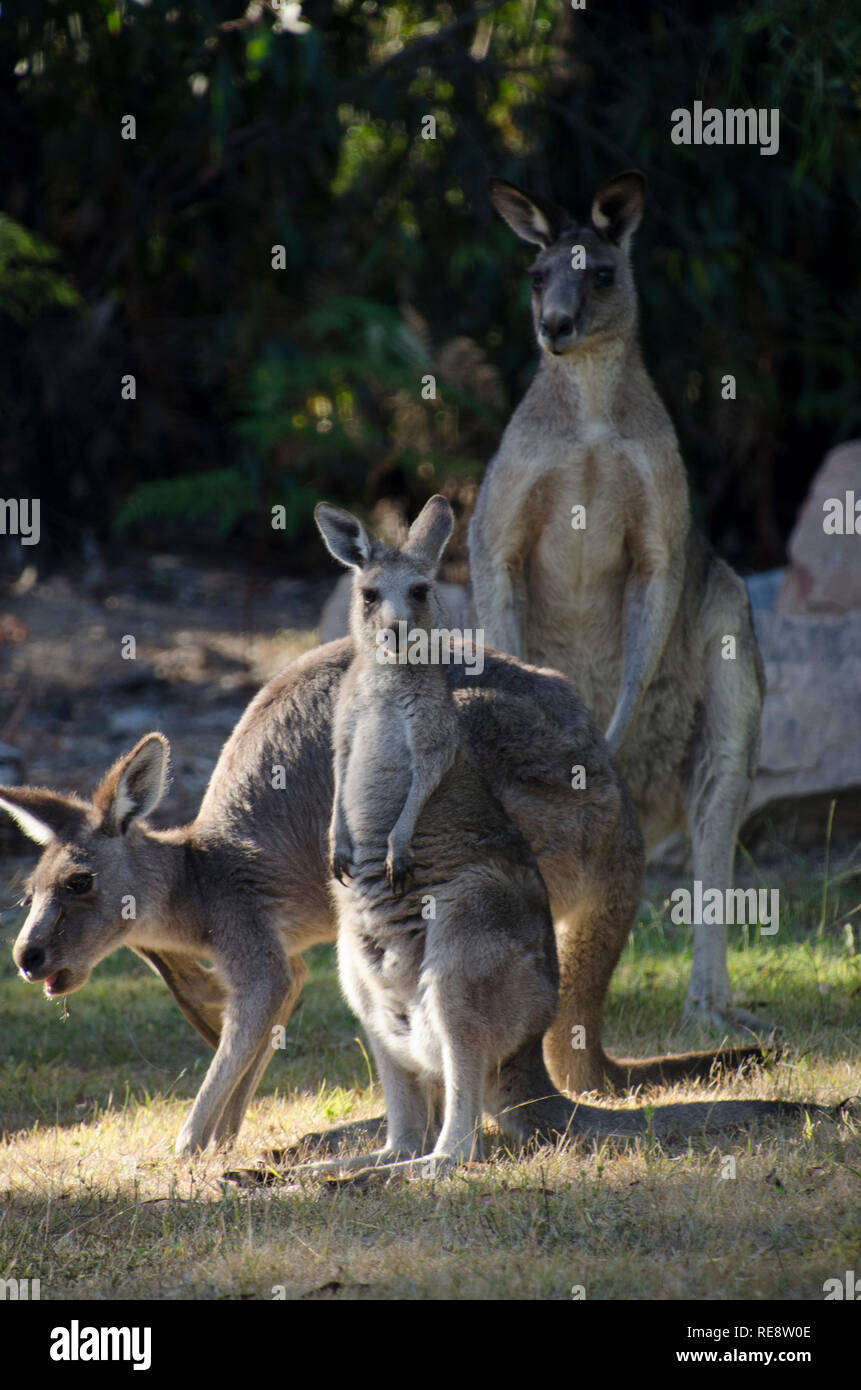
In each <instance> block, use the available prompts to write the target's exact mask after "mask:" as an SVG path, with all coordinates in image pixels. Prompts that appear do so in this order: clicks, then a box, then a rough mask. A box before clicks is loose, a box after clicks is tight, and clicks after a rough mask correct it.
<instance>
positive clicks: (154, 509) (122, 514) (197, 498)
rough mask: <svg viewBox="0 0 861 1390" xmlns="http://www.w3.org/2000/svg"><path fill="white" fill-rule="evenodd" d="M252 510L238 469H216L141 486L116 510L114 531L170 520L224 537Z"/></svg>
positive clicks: (252, 503) (244, 481)
mask: <svg viewBox="0 0 861 1390" xmlns="http://www.w3.org/2000/svg"><path fill="white" fill-rule="evenodd" d="M254 508H255V500H254V497H253V494H252V493H251V492H250V491H249V487H248V479H247V478H246V477H245V476H244V475H243V472H242V470H241V469H239V468H216V469H211V470H210V471H209V472H205V473H186V474H181V475H180V476H179V477H177V478H160V479H158V480H157V481H155V482H150V483H141V485H140V486H139V487H137V488H136V489H135V490H134V492H132V493H131V495H130V496H129V497H127V498H126V499H125V501H124V502H123V503H122V505H121V506H120V507H119V509H118V511H117V513H116V515H115V517H114V528H115V530H117V531H124V530H126V529H127V528H128V527H129V526H131V525H132V524H133V523H135V522H140V521H153V520H154V521H164V520H167V521H171V522H179V523H186V524H188V525H190V526H195V525H199V524H200V523H203V522H208V523H209V524H211V526H212V527H213V529H214V530H215V532H216V533H217V534H218V535H221V536H225V535H227V534H228V533H229V532H230V531H231V530H232V529H233V527H234V526H235V525H236V523H237V522H238V521H240V520H241V519H242V518H243V517H245V516H247V515H248V514H249V513H250V512H252V511H253V510H254Z"/></svg>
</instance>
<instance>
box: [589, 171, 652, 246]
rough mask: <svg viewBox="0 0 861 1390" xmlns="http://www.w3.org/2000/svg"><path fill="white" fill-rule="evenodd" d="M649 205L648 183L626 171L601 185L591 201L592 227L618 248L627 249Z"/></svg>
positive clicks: (640, 175)
mask: <svg viewBox="0 0 861 1390" xmlns="http://www.w3.org/2000/svg"><path fill="white" fill-rule="evenodd" d="M645 204H646V179H645V175H643V174H641V173H640V171H639V169H626V170H625V172H624V173H623V174H616V175H615V176H614V177H613V178H612V179H608V181H607V182H606V183H602V185H601V187H600V188H599V189H598V192H597V193H596V194H595V197H594V198H593V199H592V226H593V227H594V228H595V230H596V231H598V232H600V233H601V235H602V236H605V237H606V238H607V240H608V241H612V242H615V244H616V245H617V246H622V247H625V246H627V244H628V242H629V241H630V239H631V237H632V236H633V235H634V233H635V231H636V230H637V228H638V227H639V225H640V220H641V218H642V216H643V208H644V207H645Z"/></svg>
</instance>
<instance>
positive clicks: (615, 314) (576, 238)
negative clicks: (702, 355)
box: [489, 169, 646, 357]
mask: <svg viewBox="0 0 861 1390" xmlns="http://www.w3.org/2000/svg"><path fill="white" fill-rule="evenodd" d="M489 188H490V196H491V198H492V199H493V205H494V207H495V208H496V210H497V212H498V213H499V214H500V216H501V217H502V218H504V220H505V221H506V222H507V223H508V225H509V227H511V228H512V230H513V231H515V232H516V233H517V235H518V236H519V237H521V238H522V239H523V240H524V241H530V242H533V243H534V244H535V245H536V246H540V247H541V250H540V251H539V253H538V255H537V256H536V258H535V260H534V261H533V263H532V266H531V267H530V271H529V274H530V276H531V277H532V317H533V321H534V324H535V336H536V337H537V339H538V343H539V346H540V347H541V348H542V349H543V351H544V352H546V353H549V354H550V355H551V356H553V357H561V356H564V355H566V354H568V353H573V352H588V351H589V350H590V348H592V347H593V346H595V345H596V344H597V343H598V342H600V341H601V340H607V339H609V338H619V337H625V336H627V335H629V334H630V333H632V332H633V330H634V327H635V325H636V322H637V299H636V292H635V289H634V279H633V272H632V270H631V262H630V255H629V250H630V243H631V238H632V236H633V235H634V232H635V231H636V230H637V227H638V226H639V225H640V219H641V217H642V215H643V205H644V202H645V193H646V180H645V178H644V177H643V175H642V174H641V173H639V172H638V171H637V170H636V169H629V170H627V171H626V172H625V173H623V174H616V176H615V177H614V178H612V179H610V180H609V181H608V182H607V183H604V184H602V185H601V187H600V188H599V189H598V191H597V193H596V194H595V196H594V198H593V199H592V211H591V214H590V220H589V222H587V223H585V224H580V223H578V221H577V219H576V218H575V217H572V216H571V214H570V213H568V212H566V211H565V209H564V208H561V207H559V206H558V204H556V203H553V202H549V201H548V200H546V199H544V198H534V197H532V196H530V195H529V194H526V193H523V192H521V190H520V189H519V188H515V186H514V184H512V183H506V182H505V181H504V180H503V179H491V180H490V182H489Z"/></svg>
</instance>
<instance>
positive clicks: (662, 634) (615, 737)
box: [605, 574, 677, 753]
mask: <svg viewBox="0 0 861 1390" xmlns="http://www.w3.org/2000/svg"><path fill="white" fill-rule="evenodd" d="M676 601H677V590H676V588H675V586H673V585H671V584H670V582H669V578H668V576H667V575H665V574H659V575H653V576H652V577H651V578H649V579H647V580H644V579H643V578H642V577H640V576H635V577H632V579H631V580H629V588H628V592H627V593H626V595H625V641H624V651H623V659H622V681H621V684H620V687H619V694H618V697H617V700H616V707H615V709H614V711H613V715H612V718H611V720H610V723H609V725H608V726H607V732H606V735H605V737H606V739H607V743H608V744H609V746H610V751H611V752H614V753H615V752H616V750H617V749H618V748H619V747H620V746H621V744H622V742H623V741H624V738H625V735H626V733H627V731H628V729H629V728H630V725H631V723H632V721H633V719H634V717H635V715H636V712H637V708H638V706H639V703H640V700H641V699H642V696H643V691H644V690H645V689H646V687H647V686H648V685H649V683H650V682H651V680H652V678H653V677H654V675H655V673H656V672H657V669H658V666H659V664H660V661H661V657H662V656H663V653H664V649H665V647H666V644H667V638H668V636H669V633H670V628H671V626H672V622H673V616H674V614H675V604H676Z"/></svg>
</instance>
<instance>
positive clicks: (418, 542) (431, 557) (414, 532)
mask: <svg viewBox="0 0 861 1390" xmlns="http://www.w3.org/2000/svg"><path fill="white" fill-rule="evenodd" d="M453 530H454V513H453V512H452V509H451V504H450V503H449V502H447V501H446V499H445V498H444V497H440V496H439V494H437V495H436V497H432V498H431V499H430V501H429V502H426V503H425V505H424V506H423V507H422V509H421V511H420V512H419V514H418V516H417V517H416V519H415V521H414V522H413V524H412V526H411V527H410V534H409V536H408V537H407V540H406V544H405V545H404V546H403V547H402V549H403V552H404V554H405V555H411V556H412V557H413V558H414V559H415V560H418V562H419V564H420V565H427V567H428V568H429V569H433V570H435V569H436V567H437V565H438V564H439V562H440V560H441V559H442V553H443V551H444V550H445V548H446V546H447V545H448V542H449V538H450V537H451V533H452V531H453Z"/></svg>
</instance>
